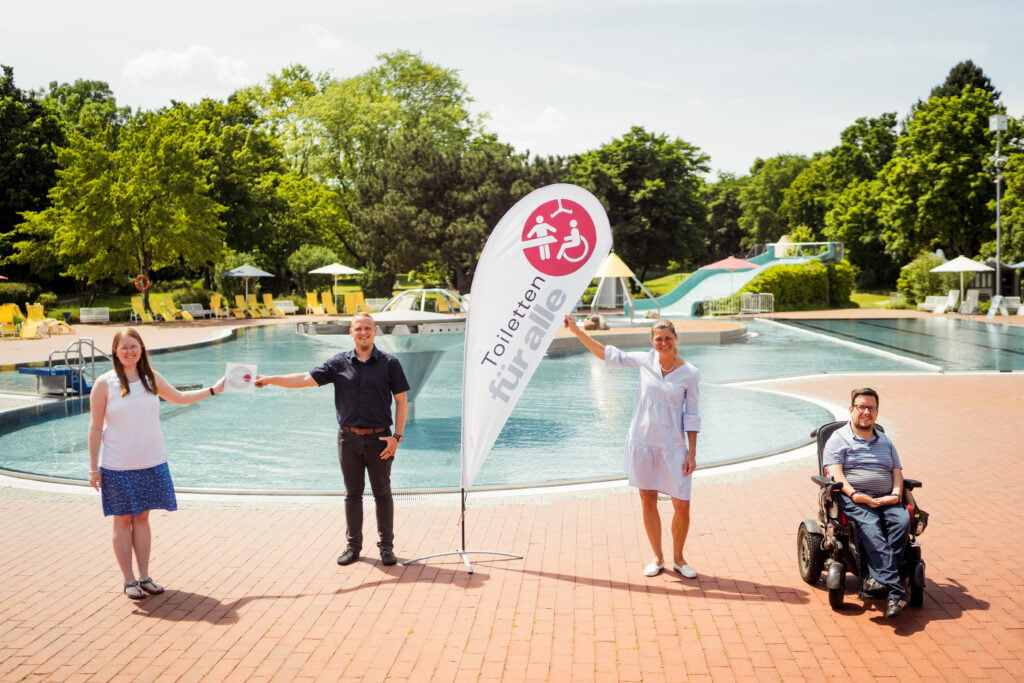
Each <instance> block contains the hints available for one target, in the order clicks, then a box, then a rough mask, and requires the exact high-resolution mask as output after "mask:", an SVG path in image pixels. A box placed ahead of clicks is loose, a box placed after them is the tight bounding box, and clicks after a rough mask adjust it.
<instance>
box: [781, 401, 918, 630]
mask: <svg viewBox="0 0 1024 683" xmlns="http://www.w3.org/2000/svg"><path fill="white" fill-rule="evenodd" d="M878 405H879V400H878V393H877V392H876V391H875V390H874V389H870V388H865V389H855V390H853V392H851V400H850V409H849V410H850V421H849V422H847V423H833V424H832V425H827V426H825V427H823V428H822V429H821V430H819V432H820V434H819V442H818V448H819V464H820V468H819V472H820V471H821V470H822V468H823V469H824V471H825V472H826V473H827V474H828V475H829V478H828V479H826V478H825V477H821V476H817V477H814V479H815V481H816V482H817V483H818V484H819V486H821V487H822V500H821V503H822V510H821V512H820V514H819V519H820V522H821V524H822V525H823V527H817V525H815V524H814V522H813V521H812V520H805V522H804V524H803V525H802V526H801V530H800V531H801V533H800V537H799V540H798V547H799V549H800V550H799V551H800V553H801V554H800V562H801V573H802V574H804V579H805V580H807V581H808V582H812V579H813V582H816V581H817V579H818V577H819V576H820V572H821V568H822V565H823V564H824V563H825V557H824V553H825V552H830V553H831V560H830V561H829V563H828V565H829V577H828V587H829V602H830V603H831V604H832V607H833V608H838V607H840V606H841V605H842V594H843V585H844V584H845V580H844V578H843V576H844V573H845V571H846V570H850V571H851V572H853V573H854V574H857V575H859V576H860V577H861V579H862V580H863V589H862V591H861V595H862V596H863V597H882V596H884V597H885V598H886V599H887V600H888V604H887V609H886V611H885V616H886V617H887V618H892V617H895V616H897V615H899V614H900V613H901V612H902V611H903V608H904V607H906V605H907V601H908V598H910V602H911V604H913V605H914V606H920V604H921V597H922V594H923V586H924V562H923V561H922V560H921V559H920V547H919V546H917V544H916V540H912V539H911V532H912V529H911V522H912V520H911V513H910V512H908V509H907V505H906V504H905V503H906V501H905V499H904V495H905V490H906V495H907V497H908V498H909V497H910V493H909V489H912V488H914V487H917V486H920V482H917V481H913V480H906V481H904V478H903V469H902V465H901V463H900V459H899V455H898V453H897V452H896V447H895V446H894V445H893V443H892V441H891V440H890V439H889V437H888V436H886V435H885V433H884V432H883V430H882V429H881V427H880V426H879V425H876V424H875V420H876V418H877V416H878ZM829 429H831V431H828V430H829ZM911 500H912V499H911ZM837 505H838V509H836V506H837ZM840 511H842V513H844V514H845V517H846V518H847V519H849V520H850V521H852V526H853V527H854V528H855V530H856V533H855V536H856V537H855V538H846V539H843V538H842V536H843V535H844V530H843V529H842V528H841V527H842V525H841V524H840V523H839V522H840V521H841V520H839V519H837V518H839V517H841V515H839V512H840ZM919 521H921V522H923V519H922V520H919ZM814 527H817V528H814ZM922 530H923V525H922V527H921V528H915V529H913V531H915V532H916V533H920V531H922ZM851 535H852V534H851ZM908 541H910V543H909V545H908ZM816 544H820V546H821V547H820V548H815V547H814V546H815V545H816ZM911 551H912V552H911ZM904 578H909V579H910V584H911V588H912V590H913V591H914V594H913V595H912V596H911V595H908V592H907V589H906V588H905V587H904V582H903V580H904ZM833 584H835V585H833Z"/></svg>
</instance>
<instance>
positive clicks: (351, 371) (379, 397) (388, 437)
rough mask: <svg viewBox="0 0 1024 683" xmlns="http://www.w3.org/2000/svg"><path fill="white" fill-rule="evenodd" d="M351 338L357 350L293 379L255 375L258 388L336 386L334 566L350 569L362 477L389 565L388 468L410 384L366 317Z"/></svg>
mask: <svg viewBox="0 0 1024 683" xmlns="http://www.w3.org/2000/svg"><path fill="white" fill-rule="evenodd" d="M349 334H350V335H351V336H352V339H353V341H354V342H355V349H353V350H351V351H342V352H341V353H339V354H337V355H335V356H332V357H331V358H330V359H328V360H327V361H326V362H324V363H323V364H322V365H319V366H317V367H315V368H313V369H312V370H310V371H309V372H298V373H295V374H292V375H269V376H262V375H257V377H256V386H258V387H264V386H267V385H270V384H273V385H275V386H279V387H285V388H288V389H296V388H299V387H312V386H323V385H324V384H327V383H333V384H334V406H335V409H336V410H337V413H338V425H339V427H340V429H339V430H338V460H339V461H340V462H341V475H342V477H343V478H344V480H345V522H346V524H347V525H348V532H347V541H348V544H347V547H346V548H345V551H344V552H343V553H342V554H341V556H340V557H339V558H338V564H340V565H347V564H352V563H353V562H355V561H356V560H358V559H359V553H360V551H361V550H362V547H363V489H364V487H365V481H366V478H365V475H364V472H366V473H367V474H368V475H369V479H370V489H371V491H373V499H374V503H375V506H376V510H377V533H378V534H379V535H380V541H379V542H378V543H377V547H378V548H379V549H380V559H381V563H383V564H385V565H393V564H395V563H396V562H397V561H398V560H397V558H395V553H394V538H395V536H394V509H395V508H394V501H393V499H392V497H391V463H392V462H393V461H394V455H395V451H397V450H398V444H399V443H401V441H402V431H403V430H404V429H405V419H406V415H407V414H408V411H409V404H408V401H407V392H408V391H409V382H408V381H407V380H406V378H405V373H404V372H403V371H402V365H401V363H399V362H398V359H397V358H395V357H394V356H392V355H390V354H387V353H384V352H383V351H381V350H380V349H378V348H377V347H376V346H375V345H374V343H373V340H374V337H376V336H377V324H376V323H375V322H374V321H373V318H372V317H370V315H369V314H366V313H357V314H356V315H355V316H353V318H352V322H351V325H350V326H349ZM392 398H393V399H394V402H395V429H394V433H392V431H391V401H392Z"/></svg>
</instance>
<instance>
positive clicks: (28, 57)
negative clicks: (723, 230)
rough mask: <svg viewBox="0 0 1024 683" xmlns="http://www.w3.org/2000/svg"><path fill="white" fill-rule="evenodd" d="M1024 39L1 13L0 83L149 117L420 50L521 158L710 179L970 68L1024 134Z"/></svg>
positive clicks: (601, 9) (983, 15) (814, 15)
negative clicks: (614, 155)
mask: <svg viewBox="0 0 1024 683" xmlns="http://www.w3.org/2000/svg"><path fill="white" fill-rule="evenodd" d="M1021 26H1024V3H1020V2H1017V1H1016V0H975V1H973V2H970V3H968V2H963V0H930V1H921V0H890V1H888V2H878V1H877V0H862V1H861V2H856V3H851V2H838V1H832V0H483V1H481V0H473V1H472V2H471V1H468V0H433V1H431V2H424V1H423V0H369V1H368V2H367V1H365V0H364V1H360V2H352V1H351V0H288V1H287V2H278V3H267V2H263V1H262V0H246V1H245V2H241V1H240V0H204V1H199V0H176V1H175V2H173V3H149V2H139V1H138V0H131V1H126V0H94V1H93V2H82V0H33V1H32V2H11V3H8V6H7V7H5V8H4V10H3V11H2V12H0V64H5V65H7V66H11V67H13V68H14V79H15V85H16V86H17V87H19V88H21V89H23V90H37V89H42V88H46V87H47V86H48V84H49V83H50V82H51V81H58V82H66V83H70V82H74V81H75V80H78V79H88V80H99V81H105V82H107V83H108V84H109V85H110V86H111V89H112V90H113V92H114V95H115V96H116V98H117V101H118V103H119V104H120V105H123V106H124V105H126V106H130V107H132V108H134V109H140V108H141V109H156V108H159V107H162V106H165V105H167V104H169V103H170V102H171V101H172V100H176V101H183V102H195V101H198V100H199V99H201V98H203V97H212V98H216V99H224V98H226V97H227V96H228V95H230V94H231V93H232V92H233V91H235V90H237V89H238V88H241V87H244V86H248V85H252V84H255V83H260V82H263V81H265V80H266V78H267V76H268V75H269V74H272V73H278V72H280V70H281V69H282V68H284V67H286V66H288V65H289V64H303V65H305V66H307V67H309V68H310V69H311V70H312V71H314V72H316V73H320V72H328V73H330V74H331V75H332V76H334V77H336V78H340V79H343V78H347V77H350V76H354V75H356V74H358V73H360V72H362V71H365V70H366V69H368V68H370V67H371V66H373V65H374V64H375V63H376V57H377V55H379V54H381V53H385V52H392V51H395V50H409V51H412V52H416V53H418V54H419V55H420V56H421V57H423V58H424V59H425V60H427V61H429V62H433V63H435V64H438V65H440V66H442V67H444V68H447V69H453V70H455V71H457V72H458V74H459V76H460V78H461V80H462V82H463V83H464V84H465V85H466V87H467V89H468V91H469V94H470V96H471V97H472V98H473V100H474V102H473V104H472V111H473V112H474V113H476V114H485V115H487V117H488V118H487V122H486V127H487V129H488V130H489V131H491V132H493V133H496V134H497V135H498V137H499V139H501V140H502V141H503V142H507V143H510V144H512V145H513V146H515V147H516V148H517V149H518V150H520V151H530V152H532V153H534V154H538V155H556V154H557V155H571V154H576V153H579V152H584V151H587V150H590V149H595V148H597V147H599V146H601V145H603V144H606V143H608V142H610V141H612V140H613V139H615V138H618V137H621V136H622V135H624V134H625V133H626V132H628V131H629V129H630V127H631V126H634V125H639V126H643V127H644V128H645V129H646V130H648V131H649V132H653V133H658V134H665V135H668V136H669V137H671V138H680V139H682V140H685V141H686V142H688V143H690V144H692V145H695V146H697V147H699V148H700V149H701V150H702V151H703V152H704V153H705V154H707V155H708V156H709V157H710V161H709V167H710V169H711V171H712V177H714V176H716V175H717V174H718V173H720V172H729V173H734V174H737V175H743V174H746V173H748V172H749V170H750V166H751V165H752V164H753V162H754V161H755V159H757V158H768V157H771V156H775V155H778V154H786V153H789V154H803V155H811V154H814V153H815V152H821V151H825V150H828V149H830V148H831V147H834V146H835V145H836V144H838V142H839V135H840V133H841V132H842V130H843V129H844V128H846V127H847V126H849V125H851V124H853V123H854V122H855V121H856V120H857V119H858V118H861V117H874V116H878V115H880V114H882V113H884V112H896V113H897V114H898V115H899V117H900V118H903V117H904V116H906V114H907V113H908V112H909V110H910V107H911V106H912V105H913V104H914V103H915V102H916V101H917V100H918V99H926V98H927V97H928V94H929V92H930V91H931V89H932V88H933V87H934V86H936V85H938V84H940V83H941V82H942V81H943V80H944V79H945V77H946V75H947V74H948V73H949V70H950V68H952V67H953V66H954V65H955V64H957V63H958V62H960V61H963V60H966V59H971V60H973V61H974V63H975V64H977V65H978V66H980V67H981V68H982V69H983V70H984V72H985V73H986V75H988V77H989V78H990V79H991V80H992V82H993V84H994V85H995V87H996V88H997V89H998V90H1000V91H1001V92H1002V102H1003V103H1004V104H1005V105H1006V107H1007V110H1008V113H1009V115H1010V116H1013V117H1015V118H1019V117H1021V116H1022V115H1024V40H1021V39H1020V38H1019V37H1018V36H1017V35H1016V33H1017V31H1018V30H1019V27H1021Z"/></svg>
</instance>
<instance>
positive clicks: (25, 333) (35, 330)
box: [19, 320, 50, 339]
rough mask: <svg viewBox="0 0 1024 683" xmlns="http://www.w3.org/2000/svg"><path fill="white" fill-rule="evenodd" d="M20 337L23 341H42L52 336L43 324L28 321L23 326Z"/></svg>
mask: <svg viewBox="0 0 1024 683" xmlns="http://www.w3.org/2000/svg"><path fill="white" fill-rule="evenodd" d="M19 336H20V337H21V338H22V339H42V338H43V337H49V336H50V330H49V328H47V327H46V325H44V324H43V323H39V322H35V321H32V320H26V321H25V322H24V323H22V325H21V334H20V335H19Z"/></svg>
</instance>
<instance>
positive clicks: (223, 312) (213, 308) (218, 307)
mask: <svg viewBox="0 0 1024 683" xmlns="http://www.w3.org/2000/svg"><path fill="white" fill-rule="evenodd" d="M210 312H211V313H213V317H214V318H230V317H231V311H229V310H228V309H227V307H225V306H224V305H223V298H222V297H221V295H220V294H214V295H212V296H211V297H210Z"/></svg>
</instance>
